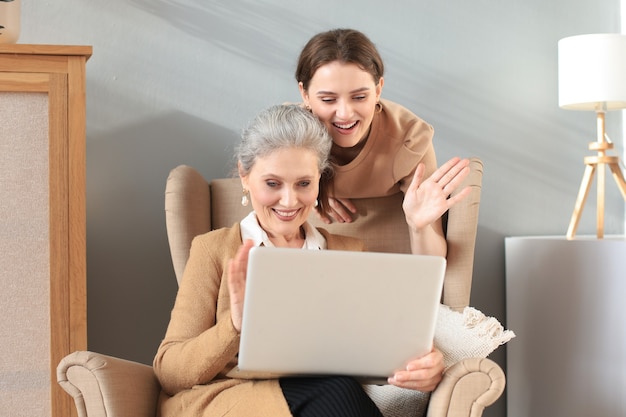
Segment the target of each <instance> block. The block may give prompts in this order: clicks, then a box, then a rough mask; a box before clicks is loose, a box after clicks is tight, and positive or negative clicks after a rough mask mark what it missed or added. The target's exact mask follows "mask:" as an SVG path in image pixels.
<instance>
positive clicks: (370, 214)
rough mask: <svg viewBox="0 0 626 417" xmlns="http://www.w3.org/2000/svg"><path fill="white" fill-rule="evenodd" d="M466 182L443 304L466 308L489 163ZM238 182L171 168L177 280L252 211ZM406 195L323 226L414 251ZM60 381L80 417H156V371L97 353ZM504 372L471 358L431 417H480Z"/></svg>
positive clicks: (474, 164) (436, 398)
mask: <svg viewBox="0 0 626 417" xmlns="http://www.w3.org/2000/svg"><path fill="white" fill-rule="evenodd" d="M470 167H471V173H470V175H469V177H468V179H467V180H466V182H467V185H469V186H470V187H472V193H471V195H470V196H469V197H468V198H466V199H464V200H463V201H462V202H461V203H460V204H457V205H456V206H455V207H453V208H452V209H451V210H450V211H449V213H448V214H447V218H446V222H445V223H446V239H447V241H448V256H447V261H448V266H447V270H446V278H445V283H444V293H443V303H444V304H446V305H448V306H450V307H452V308H454V309H455V310H459V311H460V310H462V309H463V308H464V307H466V306H467V305H468V304H469V300H470V291H471V283H472V269H473V260H474V245H475V238H476V230H477V225H478V208H479V204H480V191H481V182H482V162H481V161H480V160H479V159H475V158H474V159H472V160H471V164H470ZM241 192H242V191H241V184H240V182H239V179H235V178H233V179H218V180H213V181H211V182H210V184H209V183H208V182H207V181H206V180H205V179H204V178H203V177H202V175H200V174H199V173H198V172H197V171H196V170H195V169H193V168H191V167H188V166H179V167H177V168H175V169H174V170H172V171H171V173H170V176H169V178H168V180H167V185H166V191H165V210H166V222H167V234H168V239H169V243H170V250H171V255H172V261H173V264H174V270H175V273H176V278H177V280H178V281H179V280H180V279H181V277H182V274H183V270H184V268H185V264H186V262H187V257H188V256H189V248H190V245H191V240H192V239H193V237H194V236H196V235H198V234H201V233H204V232H207V231H209V230H212V229H216V228H220V227H225V226H231V225H232V224H233V223H235V222H236V221H239V220H240V219H242V218H243V217H244V216H245V215H246V214H247V212H248V211H249V210H250V208H245V207H242V206H241V204H240V200H241ZM401 200H402V195H401V194H398V195H395V196H391V197H385V198H370V199H359V200H355V203H356V205H357V207H358V208H359V212H358V215H357V218H356V220H355V221H354V222H353V223H351V224H332V225H323V226H322V225H321V224H320V222H319V221H318V220H317V219H316V218H313V217H314V216H312V218H311V221H312V222H313V223H314V224H317V225H320V226H322V227H326V228H327V229H328V230H329V231H331V232H335V233H341V234H348V235H355V236H358V237H360V238H362V239H364V240H365V242H366V244H367V247H368V248H369V250H372V251H381V252H400V253H406V252H408V251H409V236H408V232H407V226H406V222H405V220H404V214H403V212H402V209H401ZM57 378H58V382H59V384H60V385H61V386H62V387H63V388H64V389H65V391H67V392H68V393H69V394H70V395H71V396H72V397H73V398H74V401H75V404H76V408H77V410H78V416H79V417H87V416H89V417H131V416H132V417H155V416H156V404H157V399H158V396H159V393H160V387H159V384H158V382H157V380H156V378H155V376H154V374H153V371H152V368H151V367H150V366H147V365H143V364H139V363H135V362H130V361H126V360H123V359H118V358H113V357H110V356H105V355H101V354H98V353H94V352H85V351H81V352H74V353H72V354H70V355H68V356H67V357H65V358H64V359H63V360H62V361H61V363H60V364H59V365H58V369H57ZM504 386H505V376H504V373H503V371H502V369H501V368H500V367H499V366H498V365H497V364H496V363H495V362H493V361H491V360H490V359H479V358H476V359H466V360H463V361H461V362H459V363H457V364H455V365H453V366H451V367H450V368H448V370H447V371H446V372H445V374H444V379H443V381H442V382H441V384H440V385H439V386H438V387H437V389H436V390H435V391H434V392H433V393H432V395H431V398H430V403H429V405H428V411H427V416H429V417H444V416H445V417H456V416H463V417H479V416H480V415H482V412H483V410H484V408H485V407H487V406H489V405H491V404H493V403H494V402H495V401H496V400H497V399H498V398H499V397H500V395H501V394H502V392H503V391H504Z"/></svg>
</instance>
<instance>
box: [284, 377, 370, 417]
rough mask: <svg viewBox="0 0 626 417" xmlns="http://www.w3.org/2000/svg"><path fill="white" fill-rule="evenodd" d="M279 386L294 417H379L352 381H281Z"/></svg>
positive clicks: (288, 379)
mask: <svg viewBox="0 0 626 417" xmlns="http://www.w3.org/2000/svg"><path fill="white" fill-rule="evenodd" d="M279 382H280V388H281V389H282V390H283V395H284V396H285V399H286V400H287V404H288V405H289V410H290V411H291V414H292V415H293V416H294V417H382V414H381V413H380V410H379V409H378V408H377V407H376V404H374V402H373V401H372V400H371V399H370V397H368V396H367V394H366V393H365V391H364V390H363V387H362V386H361V384H360V383H359V382H358V381H357V380H355V379H354V378H350V377H344V376H338V377H320V378H315V377H313V378H281V379H280V380H279Z"/></svg>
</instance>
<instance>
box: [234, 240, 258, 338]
mask: <svg viewBox="0 0 626 417" xmlns="http://www.w3.org/2000/svg"><path fill="white" fill-rule="evenodd" d="M253 246H254V242H252V241H251V240H246V241H245V242H243V245H241V246H240V247H239V249H238V250H237V253H236V254H235V257H234V258H233V259H231V260H230V261H228V292H229V294H230V317H231V320H232V321H233V326H234V327H235V329H236V330H237V331H238V332H241V321H242V319H243V299H244V295H245V292H246V275H247V272H248V254H249V253H250V249H251V248H252V247H253Z"/></svg>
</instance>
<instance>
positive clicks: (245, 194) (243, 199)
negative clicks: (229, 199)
mask: <svg viewBox="0 0 626 417" xmlns="http://www.w3.org/2000/svg"><path fill="white" fill-rule="evenodd" d="M249 203H250V199H249V198H248V191H247V190H246V189H244V190H243V195H242V196H241V205H242V206H244V207H247V206H248V204H249Z"/></svg>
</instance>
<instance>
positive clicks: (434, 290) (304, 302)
mask: <svg viewBox="0 0 626 417" xmlns="http://www.w3.org/2000/svg"><path fill="white" fill-rule="evenodd" d="M445 266H446V261H445V258H443V257H439V256H425V255H409V254H391V253H375V252H350V251H334V250H323V251H315V250H303V249H288V248H269V247H255V248H252V250H251V251H250V255H249V260H248V273H247V281H246V293H245V300H244V311H243V322H242V331H241V341H240V348H239V358H238V369H235V370H234V371H232V372H231V373H230V375H229V376H233V377H242V378H268V377H279V376H289V375H293V376H295V375H298V376H303V375H350V376H354V377H358V378H363V379H367V380H376V381H378V382H383V383H384V382H385V381H386V379H387V377H389V376H391V375H392V374H393V373H394V371H396V370H399V369H403V368H404V367H405V365H406V363H407V362H408V361H409V360H411V359H413V358H416V357H419V356H422V355H424V354H426V353H428V352H429V351H430V350H431V347H432V343H433V336H434V331H435V322H436V316H437V311H438V305H439V303H440V300H441V292H442V288H443V279H444V273H445Z"/></svg>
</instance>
